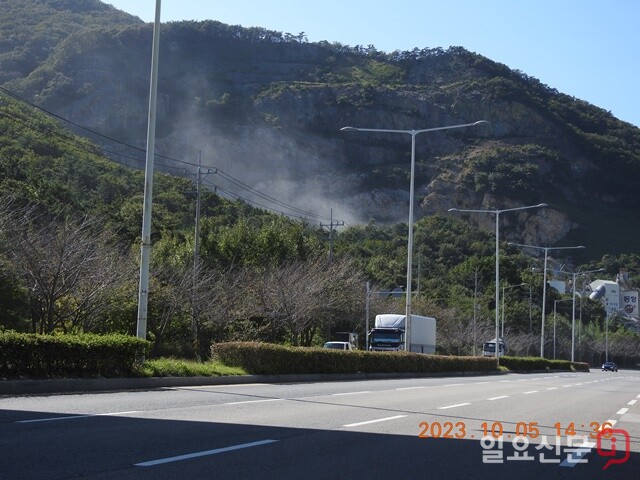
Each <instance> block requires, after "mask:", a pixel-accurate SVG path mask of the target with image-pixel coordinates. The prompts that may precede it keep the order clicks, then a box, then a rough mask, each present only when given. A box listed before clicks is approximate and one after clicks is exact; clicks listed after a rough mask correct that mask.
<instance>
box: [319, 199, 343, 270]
mask: <svg viewBox="0 0 640 480" xmlns="http://www.w3.org/2000/svg"><path fill="white" fill-rule="evenodd" d="M320 226H321V227H329V265H331V264H333V227H343V226H344V222H336V223H333V208H332V209H331V216H330V217H329V224H328V225H326V224H324V223H320Z"/></svg>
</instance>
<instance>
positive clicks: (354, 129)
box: [340, 127, 358, 132]
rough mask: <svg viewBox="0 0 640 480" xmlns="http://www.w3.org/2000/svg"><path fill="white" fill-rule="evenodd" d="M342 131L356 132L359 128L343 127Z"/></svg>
mask: <svg viewBox="0 0 640 480" xmlns="http://www.w3.org/2000/svg"><path fill="white" fill-rule="evenodd" d="M340 131H341V132H356V131H358V129H357V128H355V127H342V128H341V129H340Z"/></svg>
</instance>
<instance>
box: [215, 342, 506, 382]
mask: <svg viewBox="0 0 640 480" xmlns="http://www.w3.org/2000/svg"><path fill="white" fill-rule="evenodd" d="M211 354H212V358H214V359H216V360H219V361H220V362H222V363H224V364H225V365H230V366H235V367H241V368H244V369H245V370H246V371H247V372H248V373H251V374H256V375H283V374H295V373H298V374H301V373H391V372H394V373H439V372H442V373H445V372H463V371H467V372H490V371H497V365H496V361H495V359H494V358H483V357H449V356H443V355H424V354H419V353H409V352H366V351H351V352H347V351H340V350H328V349H327V350H325V349H321V348H305V347H285V346H282V345H275V344H269V343H258V342H229V343H214V344H213V345H212V346H211Z"/></svg>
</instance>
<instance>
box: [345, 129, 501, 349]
mask: <svg viewBox="0 0 640 480" xmlns="http://www.w3.org/2000/svg"><path fill="white" fill-rule="evenodd" d="M488 123H489V122H487V121H486V120H479V121H477V122H473V123H464V124H460V125H449V126H446V127H435V128H424V129H421V130H396V129H386V128H357V127H342V128H341V129H340V131H341V132H377V133H403V134H408V135H411V179H410V185H409V233H408V239H407V288H406V291H405V292H406V305H405V317H406V320H405V338H404V342H405V343H404V349H405V350H406V351H410V350H411V290H412V289H411V283H412V282H411V278H412V269H413V264H412V263H413V195H414V178H415V165H416V135H418V134H420V133H427V132H435V131H438V130H450V129H453V128H464V127H475V126H478V125H484V124H488Z"/></svg>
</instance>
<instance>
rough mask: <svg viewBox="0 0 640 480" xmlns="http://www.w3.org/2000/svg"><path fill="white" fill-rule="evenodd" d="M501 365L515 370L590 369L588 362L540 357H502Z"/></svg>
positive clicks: (585, 370) (579, 370) (580, 370)
mask: <svg viewBox="0 0 640 480" xmlns="http://www.w3.org/2000/svg"><path fill="white" fill-rule="evenodd" d="M500 365H502V366H503V367H506V368H508V369H509V370H511V371H514V372H530V371H532V370H547V371H550V370H566V371H577V372H588V371H589V364H588V363H584V362H571V361H569V360H550V359H547V358H540V357H500Z"/></svg>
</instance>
